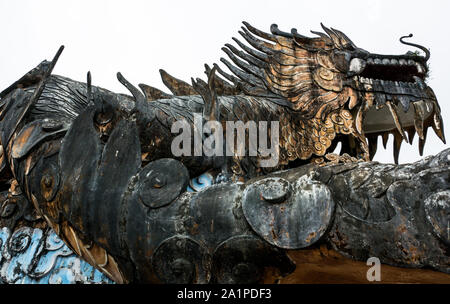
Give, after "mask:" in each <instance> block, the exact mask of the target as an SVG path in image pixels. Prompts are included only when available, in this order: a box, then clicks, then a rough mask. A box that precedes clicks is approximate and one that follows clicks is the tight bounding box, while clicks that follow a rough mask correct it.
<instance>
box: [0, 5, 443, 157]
mask: <svg viewBox="0 0 450 304" xmlns="http://www.w3.org/2000/svg"><path fill="white" fill-rule="evenodd" d="M0 12H1V15H0V29H1V44H2V45H1V51H0V53H1V56H0V71H1V76H0V90H2V89H4V88H6V87H7V86H8V85H10V84H11V83H12V82H14V81H15V80H17V79H18V78H19V77H21V76H22V75H23V74H24V73H26V72H27V71H29V70H30V69H32V68H33V67H35V66H36V65H37V64H38V63H39V62H41V61H42V60H44V59H51V58H52V57H53V55H54V53H55V52H56V50H57V49H58V47H59V46H60V45H62V44H64V45H65V46H66V49H65V50H64V52H63V54H62V56H61V57H60V60H59V62H58V64H57V65H56V68H55V69H54V72H53V73H55V74H59V75H63V76H66V77H69V78H72V79H75V80H82V81H85V79H86V72H87V71H88V70H90V71H91V72H92V77H93V84H94V85H97V86H101V87H104V88H107V89H109V90H112V91H115V92H123V93H128V92H127V90H126V89H125V88H124V87H122V85H121V84H120V83H119V82H118V81H117V80H116V73H117V72H118V71H121V72H122V73H123V74H124V76H125V77H126V78H127V79H128V80H130V81H131V82H132V83H134V84H135V85H137V84H138V83H146V84H149V85H152V86H155V87H158V88H160V89H164V90H166V89H165V87H164V85H163V84H162V82H161V80H160V77H159V73H158V69H160V68H163V69H165V70H166V71H168V72H169V73H170V74H172V75H174V76H175V77H177V78H180V79H183V80H185V81H187V82H190V78H191V77H202V78H205V75H204V73H203V71H204V68H203V65H204V63H209V64H211V63H213V62H216V63H218V62H219V59H220V57H222V56H224V53H223V52H222V51H221V47H222V46H223V45H224V44H225V43H229V42H231V41H232V40H231V37H233V36H238V33H237V32H238V30H239V29H240V26H241V22H242V21H243V20H246V21H248V22H250V24H252V25H254V26H256V27H258V28H259V29H262V30H265V31H269V27H270V25H271V24H272V23H277V24H278V25H279V28H280V29H281V30H284V31H288V32H289V31H290V29H291V28H293V27H295V28H297V29H298V31H299V33H301V34H308V33H309V31H310V30H321V28H320V22H323V23H324V24H325V25H327V26H331V27H334V28H337V29H339V30H341V31H343V32H344V33H346V34H347V36H349V37H350V39H352V40H353V42H354V43H355V44H356V45H357V46H359V47H362V48H364V49H366V50H368V51H370V52H376V53H382V54H403V53H405V52H406V51H408V50H409V49H410V48H408V47H407V46H405V45H402V44H400V43H399V42H398V38H399V37H400V36H403V35H407V34H409V33H413V34H414V38H412V39H411V40H410V41H411V42H416V43H419V44H422V45H424V46H426V47H428V48H430V49H431V59H430V64H431V78H430V80H429V82H428V83H429V84H430V86H431V87H432V88H433V90H434V92H435V93H436V95H437V97H438V100H439V103H440V105H441V108H442V116H443V118H444V124H445V126H446V128H445V133H446V134H447V135H449V134H450V131H449V127H448V125H449V123H450V115H449V114H450V105H449V104H448V103H449V102H450V98H449V95H450V92H449V91H450V90H449V87H450V83H449V79H450V76H449V73H450V64H449V62H450V61H449V56H450V51H449V46H450V38H449V37H450V35H449V34H448V29H449V28H450V20H449V19H450V17H449V12H450V1H447V0H442V1H438V0H433V1H412V0H409V1H398V0H396V1H392V0H390V1H382V0H380V1H376V0H372V1H361V0H360V1H343V0H339V1H336V0H334V1H311V0H308V1H301V0H297V1H281V0H277V1H274V0H272V1H264V0H259V1H243V0H240V1H236V0H226V1H212V0H210V1H194V0H189V1H169V0H166V1H133V0H127V1H125V0H121V1H115V0H114V1H112V0H108V1H95V0H91V1H84V0H76V1H61V0H59V1H57V0H54V1H49V0H48V1H47V0H46V1H36V0H34V1H31V0H30V1H12V0H9V1H7V0H0ZM413 50H414V49H413ZM166 91H167V90H166ZM428 134H429V136H428V139H427V145H426V146H425V151H424V155H431V154H436V153H438V152H440V151H441V150H443V149H444V148H446V146H445V145H444V144H442V143H441V142H440V141H439V139H438V138H437V136H436V135H435V134H434V132H433V131H432V130H431V129H430V131H429V132H428ZM449 136H450V135H449ZM392 141H393V140H392V138H391V139H390V142H389V144H388V150H387V151H383V149H382V147H381V149H379V151H378V153H377V156H376V157H375V160H377V161H381V162H393V157H392ZM380 146H382V145H381V139H380V142H379V147H380ZM418 159H420V156H419V153H418V148H417V136H416V138H415V140H414V144H413V146H410V145H407V144H403V146H402V151H401V152H400V162H401V163H404V162H412V161H416V160H418Z"/></svg>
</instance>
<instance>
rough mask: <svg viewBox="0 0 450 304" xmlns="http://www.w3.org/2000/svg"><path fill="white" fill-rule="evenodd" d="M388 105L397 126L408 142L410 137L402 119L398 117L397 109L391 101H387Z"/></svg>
mask: <svg viewBox="0 0 450 304" xmlns="http://www.w3.org/2000/svg"><path fill="white" fill-rule="evenodd" d="M386 104H387V105H388V108H389V111H391V115H392V119H393V120H394V123H395V126H396V127H397V130H398V132H399V133H400V135H401V136H402V137H403V139H404V140H405V141H406V142H408V138H407V137H406V134H405V130H403V128H402V124H401V123H400V119H399V117H398V114H397V111H396V110H395V108H394V106H393V105H392V103H391V102H390V101H386Z"/></svg>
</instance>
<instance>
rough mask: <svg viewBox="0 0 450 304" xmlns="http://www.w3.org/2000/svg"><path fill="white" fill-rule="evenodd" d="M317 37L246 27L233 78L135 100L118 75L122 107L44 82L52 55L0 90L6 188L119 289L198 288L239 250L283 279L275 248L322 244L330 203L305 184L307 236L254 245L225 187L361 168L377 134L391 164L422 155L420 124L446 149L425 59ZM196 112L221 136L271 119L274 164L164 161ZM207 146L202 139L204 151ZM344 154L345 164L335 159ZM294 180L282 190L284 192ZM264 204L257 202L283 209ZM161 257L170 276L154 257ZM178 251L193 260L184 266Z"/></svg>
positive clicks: (171, 82)
mask: <svg viewBox="0 0 450 304" xmlns="http://www.w3.org/2000/svg"><path fill="white" fill-rule="evenodd" d="M323 29H324V32H325V33H319V32H314V33H315V34H316V35H317V37H314V38H310V37H306V36H302V35H300V34H298V33H297V31H296V30H295V29H293V30H292V31H291V33H285V32H282V31H280V30H279V29H278V28H277V26H276V25H273V26H272V27H271V33H265V32H262V31H259V30H257V29H256V28H254V27H252V26H251V25H249V24H247V23H244V26H243V28H242V32H240V34H241V35H242V36H243V38H244V39H245V40H246V42H247V44H244V43H242V42H241V41H239V40H237V39H234V40H235V42H236V44H237V46H238V47H239V48H240V49H238V48H237V47H235V46H233V45H230V44H227V45H226V47H225V48H224V51H225V52H226V53H227V55H228V56H229V58H230V60H231V62H230V61H228V60H226V59H222V61H223V63H224V64H225V65H226V66H227V67H228V68H229V69H230V71H231V73H232V74H228V73H226V72H224V71H223V70H222V69H221V68H220V67H219V66H218V65H214V66H213V68H210V67H209V66H206V74H207V76H208V79H207V81H206V82H205V81H203V80H201V79H197V80H192V85H189V84H188V83H186V82H183V81H181V80H178V79H176V78H174V77H172V76H170V75H169V74H167V73H166V72H165V71H162V70H161V76H162V78H163V82H164V83H165V84H166V86H167V87H168V88H169V89H170V91H171V93H172V94H167V93H165V92H163V91H160V90H158V89H156V88H153V87H151V86H148V85H144V84H141V85H140V88H141V89H142V92H141V91H139V90H138V89H137V88H135V87H134V86H133V85H132V84H130V83H129V82H128V81H127V80H126V79H125V78H124V77H123V76H122V75H121V74H120V73H119V74H118V79H119V81H120V82H121V83H122V84H124V85H125V86H126V87H127V88H128V89H129V91H130V92H131V95H132V96H129V95H124V94H115V93H113V92H110V91H107V90H105V89H102V88H98V87H95V86H92V85H91V79H90V74H89V75H88V81H87V83H82V82H77V81H73V80H70V79H67V78H65V77H62V76H57V75H51V70H52V68H53V66H54V64H55V63H56V59H57V57H59V54H60V53H58V54H57V56H56V57H55V59H54V60H53V61H51V62H48V61H44V62H43V63H41V64H40V65H39V66H38V67H37V68H35V69H33V70H31V71H30V72H29V73H27V74H26V75H25V76H24V77H22V78H21V79H19V80H18V81H17V82H16V83H14V84H13V85H11V86H10V87H9V88H7V89H6V90H4V91H3V92H2V93H1V94H0V96H1V98H2V99H1V117H0V119H1V120H0V129H1V147H2V154H1V159H0V161H1V167H0V169H1V170H2V178H1V181H2V182H3V183H4V184H5V185H6V184H8V183H10V180H11V179H14V180H15V181H16V183H17V184H18V185H19V186H20V188H21V189H22V192H23V194H24V195H25V196H26V198H27V199H28V201H29V202H31V204H33V206H34V207H35V208H36V210H38V211H39V213H40V214H41V215H42V217H43V218H45V220H46V222H47V223H48V224H49V225H50V226H51V227H52V228H53V229H54V230H55V231H56V233H57V234H58V235H60V236H61V237H62V238H63V240H64V241H65V242H66V243H67V245H68V246H69V247H70V248H71V249H72V250H73V251H74V252H75V253H77V254H78V255H79V256H81V257H82V258H83V259H85V260H86V261H87V262H89V263H90V264H92V265H94V266H95V267H97V268H98V269H100V270H101V271H103V272H104V273H105V274H107V275H108V276H109V277H110V278H112V279H113V280H115V281H116V282H119V283H123V282H130V281H133V280H138V281H145V282H154V281H158V280H162V281H168V282H173V281H176V282H178V281H180V282H208V281H209V280H210V276H211V271H212V270H211V269H210V267H211V256H213V258H212V259H213V260H214V258H215V257H214V254H217V255H222V254H224V253H223V252H222V251H220V250H219V249H220V248H221V250H231V249H230V248H234V249H233V250H238V249H239V248H241V247H242V246H244V247H245V246H249V247H248V248H250V249H248V250H250V251H252V250H253V251H254V252H253V251H252V253H251V254H250V253H249V254H250V255H249V257H250V256H252V257H253V256H254V254H255V252H260V251H261V252H264V253H267V255H268V256H270V257H271V258H273V261H277V262H273V261H272V262H273V263H275V264H276V265H272V264H271V263H272V262H268V261H266V260H264V261H261V263H263V264H264V263H266V264H267V263H268V265H269V266H270V265H271V266H276V267H279V268H280V272H281V273H288V272H290V271H292V262H290V260H289V259H288V258H287V257H286V256H285V255H284V253H283V252H282V251H281V250H280V249H279V248H284V249H298V248H303V247H306V246H309V245H310V244H312V243H314V242H316V241H318V240H319V239H320V237H321V236H323V235H324V234H325V232H326V229H327V225H328V223H329V222H330V219H331V214H332V212H333V210H334V209H333V208H334V203H332V202H331V201H332V199H331V194H330V192H329V191H328V190H326V189H325V188H323V187H324V186H323V187H322V186H320V185H316V182H312V184H313V188H314V187H316V186H317V187H318V188H317V189H319V190H317V191H318V192H317V193H319V194H317V193H316V194H317V195H319V197H318V198H317V199H318V200H321V201H322V200H323V199H325V200H327V199H329V203H327V204H325V205H320V206H319V205H318V206H319V207H317V206H316V207H314V206H313V205H311V208H316V209H317V210H319V211H317V212H319V213H317V216H316V217H315V215H314V214H315V213H314V212H313V211H311V210H310V211H308V212H312V213H311V221H312V222H311V223H312V225H313V224H314V225H313V226H314V227H315V228H314V229H316V230H317V231H318V232H317V233H315V234H314V235H309V236H308V235H306V236H304V235H302V234H301V233H299V235H297V236H298V238H299V239H298V240H297V241H295V240H285V241H282V242H277V241H276V240H274V239H272V240H271V241H268V242H269V244H270V245H269V244H267V243H264V241H262V240H261V239H259V238H258V237H257V236H256V235H261V232H260V231H259V230H258V229H257V228H255V226H254V223H252V221H251V220H249V218H252V217H253V216H252V215H249V214H248V212H247V211H246V210H247V209H246V208H247V207H245V206H244V205H245V203H243V202H247V200H244V201H242V197H243V196H245V195H250V194H248V191H250V190H245V191H244V190H243V189H244V188H245V185H244V184H242V183H237V184H236V183H233V182H230V180H232V181H235V182H236V181H241V182H246V181H248V180H252V178H257V177H258V176H266V175H267V174H269V173H272V174H273V173H275V174H276V172H279V171H281V170H284V169H292V168H298V167H300V166H301V165H305V164H308V163H310V162H313V163H315V164H323V163H325V162H330V161H331V162H334V163H338V162H340V161H341V162H348V161H352V160H353V161H356V160H357V159H361V160H364V161H369V160H371V159H372V158H373V156H374V155H375V153H376V146H377V139H378V137H379V136H382V137H383V143H384V144H386V141H387V138H388V136H389V134H393V135H394V157H395V160H396V162H397V161H398V155H399V150H400V146H401V143H402V141H407V142H410V143H412V140H413V137H414V135H415V133H417V134H418V136H419V151H420V153H422V152H423V146H424V143H425V139H426V135H427V129H428V128H429V127H430V126H431V127H432V128H433V129H434V130H435V132H436V134H437V135H438V136H439V137H440V138H441V139H442V140H443V141H444V142H445V139H444V133H443V126H442V118H441V114H440V108H439V104H438V102H437V99H436V97H435V95H434V93H433V91H432V89H431V88H430V87H428V86H427V84H426V83H425V79H426V75H427V69H428V67H427V60H428V58H429V52H428V50H426V49H425V48H423V47H420V46H418V45H415V44H411V43H407V42H405V41H404V40H403V39H404V38H406V37H403V38H402V39H401V41H402V42H403V43H405V44H409V45H412V46H415V47H419V48H421V49H422V50H424V51H425V53H426V55H425V56H420V55H417V54H415V53H408V54H406V55H379V54H372V53H369V52H367V51H365V50H363V49H360V48H358V47H356V46H355V45H354V43H353V42H352V41H351V40H350V39H349V38H348V37H347V36H346V35H345V34H343V33H342V32H340V31H338V30H335V29H329V28H326V27H324V26H323ZM216 73H218V74H220V76H221V77H220V76H219V75H216ZM195 114H200V115H201V118H202V121H203V122H207V121H217V122H219V124H220V125H222V126H224V128H223V129H222V131H223V132H224V134H223V137H226V136H227V134H226V132H227V129H226V128H225V125H226V122H230V121H231V122H236V121H241V122H243V123H248V122H255V123H260V122H269V123H270V122H274V121H276V122H278V123H279V132H278V134H277V135H279V140H278V142H277V144H276V147H275V148H276V149H275V151H276V154H277V155H276V156H277V157H276V159H277V160H278V161H277V163H276V164H274V165H273V166H271V167H264V166H261V161H262V160H264V158H265V157H266V155H262V154H261V153H260V151H257V153H256V154H255V155H249V151H246V153H244V154H245V155H244V156H242V155H241V154H239V155H238V154H237V153H235V152H236V148H235V147H234V146H233V147H232V149H231V151H232V153H233V154H232V155H225V156H224V155H212V156H206V155H203V154H201V155H180V156H174V155H173V153H172V150H171V149H172V142H173V141H174V139H175V138H176V136H177V134H176V133H173V132H172V126H173V124H174V123H175V122H177V121H184V122H185V123H187V125H188V126H189V127H190V128H192V130H194V131H193V132H195V127H196V126H195ZM270 131H271V130H270V128H269V130H268V131H267V132H268V133H267V135H268V136H269V137H270V136H271V134H272V133H270ZM233 132H234V131H233ZM246 134H247V135H246V136H247V137H244V139H243V140H244V141H248V133H246ZM207 136H208V134H206V135H205V134H200V137H201V139H202V140H205V137H207ZM339 142H340V143H341V145H342V148H341V155H340V156H339V155H335V154H332V152H333V150H334V149H335V148H336V146H337V144H338V143H339ZM247 147H248V146H247ZM192 148H193V149H195V146H194V145H193V146H192ZM308 168H310V167H309V166H308ZM205 171H211V172H215V173H214V176H216V175H218V174H225V176H226V177H227V178H226V181H227V182H226V183H224V184H219V185H216V186H214V185H213V186H212V187H211V188H208V189H209V190H205V191H209V199H210V200H211V202H210V203H209V205H208V204H205V203H204V201H203V200H205V199H206V198H205V195H206V194H202V196H198V195H197V194H192V193H186V192H185V190H186V187H187V185H188V182H189V179H190V178H194V177H196V176H199V175H200V174H201V173H203V172H205ZM302 172H303V171H302ZM298 177H299V175H298V176H297V175H295V174H294V175H293V176H291V175H289V176H288V177H286V176H285V177H284V178H285V179H287V180H289V181H290V182H291V183H292V182H295V181H294V178H298ZM305 183H306V184H307V183H308V182H305ZM281 184H283V182H282V183H281ZM220 185H221V186H220ZM314 185H315V186H314ZM214 187H221V188H220V189H219V188H214ZM274 187H275V188H273V189H272V190H273V192H274V193H275V194H276V195H279V193H281V192H283V191H282V190H280V189H279V188H277V187H280V186H279V184H278V181H277V182H276V183H275V186H274ZM269 188H270V187H269ZM214 189H215V190H216V192H214ZM308 189H309V188H308ZM243 191H244V192H243ZM295 191H297V190H295ZM295 191H294V192H295ZM11 193H12V192H11V191H10V193H9V196H12V195H13V194H11ZM295 193H297V192H295ZM219 194H220V195H219ZM276 195H275V196H276ZM296 195H298V197H301V194H300V193H297V194H296ZM199 197H203V199H202V198H199ZM223 197H228V198H227V199H223ZM270 197H271V194H270V193H269V194H267V199H266V200H267V201H270V200H277V201H278V200H281V201H283V200H287V198H286V197H283V196H282V197H279V198H274V199H272V198H270ZM221 200H223V204H221ZM294 200H295V198H294ZM250 201H252V199H250ZM313 201H314V200H313ZM299 204H300V203H299ZM305 204H306V205H308V204H307V203H305ZM248 208H250V209H252V207H248ZM299 208H300V207H299ZM301 208H303V207H301ZM321 208H325V209H324V210H322V211H323V212H324V214H325V213H326V214H327V216H325V217H323V214H322V213H320V212H322V211H320V210H321ZM293 216H294V215H293ZM319 218H320V220H319ZM210 219H215V220H216V224H214V220H213V222H212V223H211V222H210ZM305 221H306V222H308V220H307V219H305ZM248 222H250V224H249V223H248ZM217 223H219V224H217ZM205 225H209V226H208V227H209V228H210V230H209V232H208V231H207V229H206V228H204V227H205ZM214 225H216V226H214ZM161 227H162V228H161ZM214 227H218V228H216V229H219V230H223V231H218V232H215V231H214ZM163 228H164V229H163ZM161 229H162V230H161ZM205 229H206V230H205ZM255 231H256V235H255ZM205 234H210V235H209V236H208V237H206V236H205ZM263 235H265V234H264V233H263ZM275 235H277V233H275ZM194 236H195V237H194ZM295 237H296V236H295V235H294V236H293V238H294V239H295ZM274 238H275V237H274ZM302 238H306V239H307V240H309V241H305V240H304V239H302ZM263 239H264V240H266V241H267V238H266V237H263ZM300 239H302V241H300ZM227 241H230V242H231V243H224V242H227ZM221 246H222V247H223V246H225V249H224V248H222V247H221ZM227 246H231V247H227ZM236 246H237V247H236ZM235 247H236V248H235ZM227 248H228V249H227ZM218 250H219V251H218ZM258 250H259V251H258ZM250 251H249V252H250ZM171 252H172V253H173V254H172V255H173V256H171V258H170V259H169V260H170V261H169V262H167V261H166V262H167V263H169V264H170V265H169V264H168V265H166V264H165V263H166V262H163V261H162V260H161V259H163V258H164V254H168V255H170V254H171ZM178 252H184V254H186V255H188V256H189V257H191V258H192V259H191V260H190V259H187V260H188V261H187V262H186V258H181V257H177V256H176V254H175V253H178ZM217 252H218V253H217ZM208 257H209V258H208ZM249 257H247V258H249ZM155 261H158V262H155ZM155 263H156V264H155ZM402 263H403V262H402ZM405 263H406V262H405ZM266 264H264V265H266ZM400 264H401V263H400ZM193 265H196V266H195V267H194V266H193ZM199 265H200V266H199ZM213 265H216V266H213V268H214V267H219V266H217V264H214V262H213ZM266 266H267V265H266ZM164 267H166V268H164ZM192 267H194V268H195V269H196V270H193V268H192ZM196 267H197V268H196ZM173 269H175V270H173ZM252 271H253V272H255V273H257V272H259V270H258V269H256V270H255V269H253V270H251V271H250V272H252ZM212 272H214V271H212ZM167 273H171V275H169V277H167ZM174 273H178V274H179V275H178V276H175V275H174ZM162 278H165V279H162ZM215 280H216V281H220V282H226V281H227V278H223V277H220V278H218V277H216V279H215ZM244 281H245V280H244Z"/></svg>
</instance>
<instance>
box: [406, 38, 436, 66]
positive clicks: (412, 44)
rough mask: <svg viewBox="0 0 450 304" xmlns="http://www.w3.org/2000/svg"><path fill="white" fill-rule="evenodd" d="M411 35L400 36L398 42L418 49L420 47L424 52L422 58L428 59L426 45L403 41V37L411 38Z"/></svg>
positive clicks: (428, 52)
mask: <svg viewBox="0 0 450 304" xmlns="http://www.w3.org/2000/svg"><path fill="white" fill-rule="evenodd" d="M412 36H413V34H409V35H408V36H403V37H401V38H400V42H401V43H403V44H406V45H410V46H413V47H416V48H418V49H421V50H422V51H423V52H424V53H425V57H424V60H425V61H428V59H430V51H429V50H428V49H427V48H426V47H424V46H421V45H419V44H415V43H411V42H406V41H404V39H405V38H411V37H412Z"/></svg>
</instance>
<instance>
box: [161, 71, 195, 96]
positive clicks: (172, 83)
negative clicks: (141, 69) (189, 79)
mask: <svg viewBox="0 0 450 304" xmlns="http://www.w3.org/2000/svg"><path fill="white" fill-rule="evenodd" d="M159 73H160V74H161V79H162V82H163V83H164V85H165V86H166V87H167V88H168V89H169V90H170V91H171V92H172V93H173V95H175V96H186V95H197V92H195V90H194V88H193V87H192V86H191V85H189V84H188V83H186V82H184V81H183V80H180V79H177V78H175V77H173V76H172V75H170V74H169V73H167V72H166V71H164V70H163V69H160V70H159Z"/></svg>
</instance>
